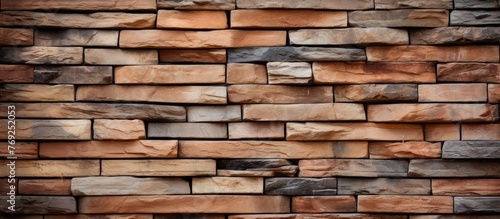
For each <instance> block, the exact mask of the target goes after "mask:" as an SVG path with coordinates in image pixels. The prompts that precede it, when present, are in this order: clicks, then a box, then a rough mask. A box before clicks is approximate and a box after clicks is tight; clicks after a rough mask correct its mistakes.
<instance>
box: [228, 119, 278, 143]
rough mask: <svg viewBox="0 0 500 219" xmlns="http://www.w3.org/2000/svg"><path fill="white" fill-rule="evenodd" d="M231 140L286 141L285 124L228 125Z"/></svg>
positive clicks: (243, 123)
mask: <svg viewBox="0 0 500 219" xmlns="http://www.w3.org/2000/svg"><path fill="white" fill-rule="evenodd" d="M227 129H228V131H229V139H284V138H285V123H283V122H237V123H228V127H227Z"/></svg>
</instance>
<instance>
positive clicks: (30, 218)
mask: <svg viewBox="0 0 500 219" xmlns="http://www.w3.org/2000/svg"><path fill="white" fill-rule="evenodd" d="M0 219H43V215H9V214H6V215H5V216H4V215H1V216H0Z"/></svg>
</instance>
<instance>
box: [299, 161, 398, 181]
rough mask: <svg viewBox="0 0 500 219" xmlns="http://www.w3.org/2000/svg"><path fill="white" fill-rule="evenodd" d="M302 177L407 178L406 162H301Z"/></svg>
mask: <svg viewBox="0 0 500 219" xmlns="http://www.w3.org/2000/svg"><path fill="white" fill-rule="evenodd" d="M299 169H300V175H299V176H300V177H331V176H354V177H406V175H407V174H406V170H407V169H408V162H407V161H405V160H371V159H321V160H300V161H299Z"/></svg>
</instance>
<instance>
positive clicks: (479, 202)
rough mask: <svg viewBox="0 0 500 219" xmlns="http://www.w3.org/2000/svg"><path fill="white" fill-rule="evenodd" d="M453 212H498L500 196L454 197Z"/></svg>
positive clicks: (499, 211)
mask: <svg viewBox="0 0 500 219" xmlns="http://www.w3.org/2000/svg"><path fill="white" fill-rule="evenodd" d="M454 200H455V213H459V214H473V213H475V214H478V213H480V214H498V213H500V209H499V208H498V206H500V197H455V199H454Z"/></svg>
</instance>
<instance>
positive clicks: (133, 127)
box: [92, 119, 146, 140]
mask: <svg viewBox="0 0 500 219" xmlns="http://www.w3.org/2000/svg"><path fill="white" fill-rule="evenodd" d="M92 128H93V134H94V136H93V139H99V140H113V139H117V140H135V139H143V138H145V137H146V129H145V127H144V122H143V121H142V120H138V119H134V120H113V119H96V120H94V123H93V125H92Z"/></svg>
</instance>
